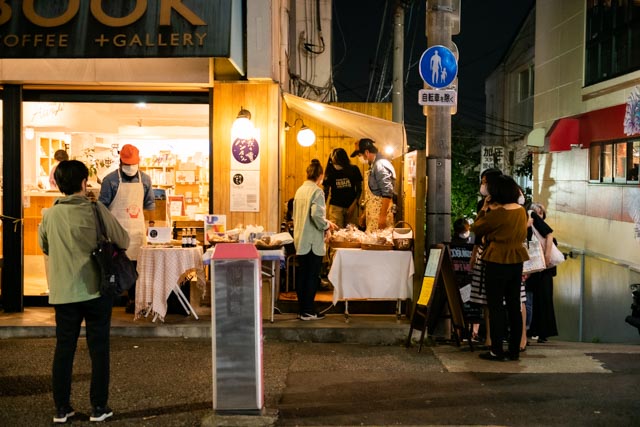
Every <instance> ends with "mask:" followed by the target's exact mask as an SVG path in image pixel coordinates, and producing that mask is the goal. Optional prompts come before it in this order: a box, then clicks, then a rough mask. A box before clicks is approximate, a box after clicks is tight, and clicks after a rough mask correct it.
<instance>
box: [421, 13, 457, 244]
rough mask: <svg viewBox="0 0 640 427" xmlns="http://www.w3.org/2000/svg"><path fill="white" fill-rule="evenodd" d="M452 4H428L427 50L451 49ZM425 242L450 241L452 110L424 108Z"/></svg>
mask: <svg viewBox="0 0 640 427" xmlns="http://www.w3.org/2000/svg"><path fill="white" fill-rule="evenodd" d="M452 11H453V7H452V0H430V1H429V2H428V4H427V46H428V47H431V46H434V45H442V46H445V47H448V48H450V49H451V48H452V41H451V30H452V28H451V25H452V19H451V18H452ZM426 114H427V141H426V147H427V231H426V234H427V241H426V245H425V246H426V248H430V247H431V245H434V244H437V243H442V242H446V241H449V240H450V237H451V109H450V107H448V106H427V107H426Z"/></svg>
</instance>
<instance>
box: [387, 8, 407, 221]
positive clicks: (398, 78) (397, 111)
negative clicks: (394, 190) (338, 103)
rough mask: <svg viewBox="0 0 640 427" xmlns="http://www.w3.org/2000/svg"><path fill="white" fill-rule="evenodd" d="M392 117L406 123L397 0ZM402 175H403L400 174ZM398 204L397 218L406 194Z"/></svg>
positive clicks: (401, 15) (400, 12)
mask: <svg viewBox="0 0 640 427" xmlns="http://www.w3.org/2000/svg"><path fill="white" fill-rule="evenodd" d="M391 106H392V110H391V111H392V117H393V121H394V122H395V123H404V3H403V2H402V0H396V7H395V12H394V16H393V86H392V92H391ZM406 145H407V144H406V141H404V142H403V143H402V152H401V153H400V158H401V159H402V161H403V162H404V155H405V153H406V152H407V146H406ZM400 176H402V175H400ZM400 198H401V199H400V200H398V202H397V204H396V208H397V209H398V210H397V212H396V214H397V218H403V217H404V215H403V205H404V194H400Z"/></svg>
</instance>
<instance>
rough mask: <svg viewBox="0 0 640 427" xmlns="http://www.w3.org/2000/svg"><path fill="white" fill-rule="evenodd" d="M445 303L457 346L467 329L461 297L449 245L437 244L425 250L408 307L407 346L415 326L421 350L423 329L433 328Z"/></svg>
mask: <svg viewBox="0 0 640 427" xmlns="http://www.w3.org/2000/svg"><path fill="white" fill-rule="evenodd" d="M446 303H448V306H449V313H450V317H451V326H452V328H453V333H454V336H455V339H456V344H457V345H458V346H459V345H460V338H461V337H462V338H464V335H465V333H466V331H467V325H466V321H465V318H464V312H463V308H462V307H463V303H462V297H461V296H460V290H459V289H458V283H457V281H456V277H455V273H454V272H453V266H452V263H451V254H450V253H449V248H448V247H447V246H446V245H443V244H438V245H434V246H433V247H432V248H431V249H430V250H429V258H428V259H427V266H426V268H425V271H424V278H423V280H422V288H421V289H420V295H419V297H418V300H417V301H416V303H415V304H414V307H413V310H412V313H413V315H412V316H411V327H410V329H409V336H408V337H407V341H406V346H407V347H409V346H410V345H411V338H412V335H413V330H414V329H416V330H420V331H421V334H420V346H419V348H418V352H420V351H421V350H422V344H423V343H424V337H425V334H426V333H427V331H433V330H435V328H436V325H437V323H438V320H439V319H440V317H441V315H442V312H443V310H444V307H445V304H446Z"/></svg>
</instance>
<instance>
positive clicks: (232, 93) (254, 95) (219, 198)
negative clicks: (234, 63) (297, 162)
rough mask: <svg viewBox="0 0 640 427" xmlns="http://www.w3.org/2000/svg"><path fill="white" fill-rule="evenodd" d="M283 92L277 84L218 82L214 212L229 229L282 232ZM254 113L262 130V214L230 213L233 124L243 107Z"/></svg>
mask: <svg viewBox="0 0 640 427" xmlns="http://www.w3.org/2000/svg"><path fill="white" fill-rule="evenodd" d="M279 105H280V92H279V88H278V86H277V85H276V84H274V83H250V82H248V83H238V82H234V83H216V84H215V85H214V90H213V115H214V117H213V148H212V153H213V169H214V170H213V213H217V214H226V215H227V226H228V227H230V228H231V227H235V226H236V225H238V224H243V225H244V226H246V225H249V224H251V225H261V226H263V227H264V228H265V230H266V231H279V227H280V218H279V215H280V213H279V204H278V181H279V175H278V172H279V170H278V158H279V150H278V146H279V144H278V140H279V134H278V124H279ZM241 107H244V108H245V109H247V110H249V111H250V112H251V120H252V121H253V124H254V126H255V127H256V128H257V129H259V130H260V208H259V212H256V213H254V212H231V211H230V190H229V189H230V182H231V178H230V174H231V157H230V156H231V125H232V124H233V121H234V120H235V118H236V116H237V115H238V111H240V108H241Z"/></svg>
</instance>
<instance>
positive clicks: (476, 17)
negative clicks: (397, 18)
mask: <svg viewBox="0 0 640 427" xmlns="http://www.w3.org/2000/svg"><path fill="white" fill-rule="evenodd" d="M392 3H393V1H384V0H342V1H340V0H339V1H334V2H333V14H334V16H333V57H334V59H333V63H334V84H335V87H336V90H337V92H338V100H339V101H340V102H375V101H376V100H377V97H378V98H379V97H380V96H384V95H386V94H388V98H387V99H386V101H387V102H390V101H391V95H390V92H389V85H390V82H391V73H392V59H391V56H390V50H389V46H390V45H391V44H392V40H393V33H392V27H391V23H392V21H393V14H392V12H391V7H390V6H389V4H392ZM533 4H534V0H481V1H480V0H462V7H461V9H462V14H461V23H460V34H459V35H456V36H453V41H454V43H455V44H456V45H457V46H458V50H459V53H460V57H459V61H458V114H457V115H456V116H455V117H454V121H458V122H460V123H461V124H462V125H463V126H467V127H474V128H479V129H483V128H484V124H483V118H484V107H485V105H484V103H485V96H484V80H485V78H486V77H487V76H488V75H489V74H490V73H491V72H492V71H493V70H494V69H495V68H496V66H497V65H498V64H499V63H500V61H501V59H502V57H503V55H504V54H505V53H506V50H507V48H508V46H509V44H510V43H511V41H512V40H513V39H514V38H515V36H516V34H517V32H518V30H519V28H520V26H521V25H522V23H523V22H524V19H525V18H526V16H527V14H528V12H529V11H530V9H531V7H532V5H533ZM385 9H386V10H387V13H386V16H384V12H385ZM425 20H426V14H425V1H416V2H414V5H413V7H409V8H408V9H406V11H405V42H404V45H405V76H406V78H405V89H404V91H405V92H404V96H405V124H406V125H407V133H408V137H409V140H410V141H411V139H412V138H416V137H420V138H423V135H424V126H425V120H426V118H425V117H424V116H423V115H422V108H421V107H420V106H419V105H418V90H420V89H422V88H423V83H422V80H421V78H420V75H419V72H418V61H419V59H420V56H421V55H422V53H423V52H424V50H426V48H427V38H426V35H425V29H424V23H425ZM380 35H381V36H380ZM376 52H377V53H376ZM385 57H388V61H387V63H386V67H387V68H386V69H387V70H388V71H387V72H385V73H384V74H385V75H386V76H387V79H386V82H387V84H386V86H379V85H378V82H379V81H380V75H381V74H382V73H383V71H382V70H384V69H385ZM407 64H409V65H407ZM370 81H373V82H374V84H373V85H370ZM420 132H421V133H422V135H419V133H420Z"/></svg>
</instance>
